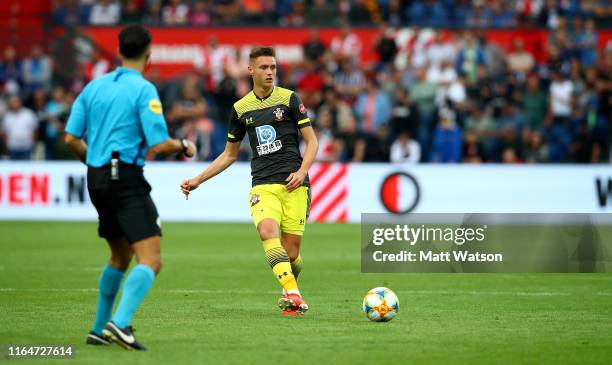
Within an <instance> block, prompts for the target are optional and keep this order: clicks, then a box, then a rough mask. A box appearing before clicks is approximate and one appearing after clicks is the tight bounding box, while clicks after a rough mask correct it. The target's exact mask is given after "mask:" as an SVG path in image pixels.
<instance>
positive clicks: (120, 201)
mask: <svg viewBox="0 0 612 365" xmlns="http://www.w3.org/2000/svg"><path fill="white" fill-rule="evenodd" d="M119 53H120V54H121V58H122V64H121V67H117V69H115V70H114V71H112V72H110V73H108V74H106V75H104V76H102V77H100V78H98V79H96V80H94V81H92V82H90V83H89V84H88V85H87V86H86V87H85V89H84V90H83V92H82V93H81V94H80V95H79V96H78V98H77V100H76V101H75V102H74V105H73V107H72V111H71V113H70V117H69V119H68V123H67V125H66V137H65V141H66V143H67V144H68V146H69V147H70V149H71V150H72V152H73V153H74V154H75V155H76V156H77V157H78V158H79V159H80V160H81V161H83V162H84V163H85V164H86V165H87V190H88V191H89V196H90V198H91V202H92V203H93V205H94V206H95V208H96V210H97V212H98V220H99V227H98V234H99V236H100V237H102V238H104V239H106V241H107V242H108V245H109V247H110V250H111V255H110V258H109V260H108V264H107V265H106V266H105V267H104V268H103V269H102V274H101V276H100V280H99V285H100V287H99V289H100V291H99V297H98V309H97V312H96V319H95V321H94V324H93V326H92V329H91V331H90V332H89V334H88V335H87V338H86V343H87V344H91V345H107V344H109V343H110V342H116V343H118V344H119V345H121V346H122V347H125V348H127V349H136V350H144V349H145V347H144V346H143V345H142V344H141V343H140V342H138V341H137V340H136V338H135V337H134V334H133V332H132V326H131V322H132V317H133V315H134V313H135V311H136V310H137V308H138V307H139V306H140V304H141V303H142V301H143V300H144V298H145V296H146V295H147V293H148V291H149V289H150V288H151V286H152V285H153V281H154V280H155V277H156V275H157V274H159V272H160V270H161V249H160V247H161V234H162V231H161V223H160V219H159V215H158V213H157V208H156V207H155V204H154V203H153V200H152V199H151V195H150V192H151V186H150V185H149V184H148V182H147V181H146V180H145V177H144V173H143V166H144V163H145V159H146V155H147V152H148V151H149V149H151V150H153V151H154V152H155V153H159V154H170V153H176V152H182V153H183V154H185V155H186V156H188V157H191V156H194V155H195V152H196V151H195V145H194V144H193V143H192V142H190V141H188V140H186V139H182V140H178V139H174V138H170V136H169V134H168V127H167V125H166V120H165V119H164V115H163V108H162V104H161V102H160V100H159V95H158V94H157V90H156V89H155V87H154V86H153V84H151V83H150V82H149V81H147V80H145V79H144V78H143V77H142V72H143V71H144V69H145V66H146V64H147V62H148V61H149V58H150V56H151V34H150V33H149V31H148V30H146V29H145V28H143V27H142V26H139V25H130V26H128V27H126V28H124V29H123V30H122V31H121V33H119ZM134 256H136V259H137V261H138V264H137V265H136V266H135V267H134V268H133V269H132V271H130V273H129V275H128V276H127V279H126V280H125V284H124V287H123V295H122V297H121V300H120V302H119V305H118V306H117V310H116V311H115V313H114V315H113V316H112V319H111V312H112V308H113V305H114V302H115V298H116V296H117V292H118V291H119V287H120V285H121V281H122V279H123V276H124V273H125V271H126V270H127V268H128V267H129V265H130V261H131V260H132V258H133V257H134Z"/></svg>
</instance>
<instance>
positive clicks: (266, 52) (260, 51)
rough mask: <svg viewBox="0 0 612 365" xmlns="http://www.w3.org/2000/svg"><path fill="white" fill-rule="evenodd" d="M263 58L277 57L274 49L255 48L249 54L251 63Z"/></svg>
mask: <svg viewBox="0 0 612 365" xmlns="http://www.w3.org/2000/svg"><path fill="white" fill-rule="evenodd" d="M261 56H270V57H276V52H275V51H274V48H272V47H255V48H253V49H252V50H251V53H249V61H254V60H255V59H256V58H257V57H261Z"/></svg>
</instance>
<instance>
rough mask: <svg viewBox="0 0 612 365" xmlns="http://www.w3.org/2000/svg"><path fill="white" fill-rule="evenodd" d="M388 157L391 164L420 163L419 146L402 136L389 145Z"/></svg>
mask: <svg viewBox="0 0 612 365" xmlns="http://www.w3.org/2000/svg"><path fill="white" fill-rule="evenodd" d="M390 155H391V156H390V157H391V162H396V163H418V162H419V161H421V145H420V144H419V142H417V141H415V140H413V139H409V138H407V137H406V136H405V135H403V136H400V137H399V138H398V139H397V140H396V141H395V142H393V144H392V145H391V152H390Z"/></svg>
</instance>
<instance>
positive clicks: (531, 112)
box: [522, 74, 548, 131]
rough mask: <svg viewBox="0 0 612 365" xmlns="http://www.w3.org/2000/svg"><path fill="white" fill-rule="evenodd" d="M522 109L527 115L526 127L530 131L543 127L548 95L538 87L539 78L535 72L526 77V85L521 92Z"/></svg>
mask: <svg viewBox="0 0 612 365" xmlns="http://www.w3.org/2000/svg"><path fill="white" fill-rule="evenodd" d="M522 100H523V105H522V107H523V110H524V111H525V116H526V117H527V127H528V128H529V130H531V131H539V130H541V129H542V128H543V127H544V120H545V118H546V111H547V108H548V96H547V94H546V93H545V92H544V91H542V89H541V88H540V79H539V78H538V76H537V75H536V74H531V75H530V76H529V77H528V78H527V87H526V90H525V92H524V94H523V98H522Z"/></svg>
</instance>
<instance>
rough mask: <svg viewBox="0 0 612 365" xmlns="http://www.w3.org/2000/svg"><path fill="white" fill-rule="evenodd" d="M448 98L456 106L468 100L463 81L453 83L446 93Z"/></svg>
mask: <svg viewBox="0 0 612 365" xmlns="http://www.w3.org/2000/svg"><path fill="white" fill-rule="evenodd" d="M446 96H447V97H448V98H449V99H450V100H451V101H452V102H453V103H456V104H461V103H463V102H465V101H466V100H467V91H466V90H465V85H463V83H462V82H461V80H457V81H455V82H453V83H452V85H451V86H450V87H449V88H448V91H447V92H446Z"/></svg>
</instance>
